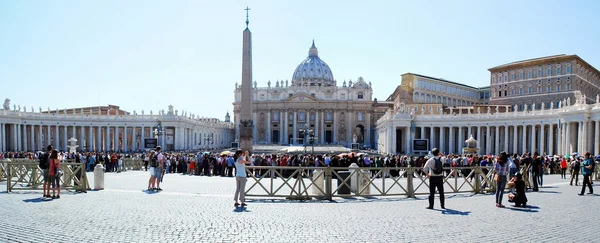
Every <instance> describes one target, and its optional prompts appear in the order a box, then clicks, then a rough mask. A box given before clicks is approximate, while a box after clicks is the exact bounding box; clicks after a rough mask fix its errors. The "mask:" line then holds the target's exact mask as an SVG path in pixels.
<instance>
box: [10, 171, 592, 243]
mask: <svg viewBox="0 0 600 243" xmlns="http://www.w3.org/2000/svg"><path fill="white" fill-rule="evenodd" d="M89 177H90V178H93V175H92V174H89ZM147 178H148V177H147V173H146V172H124V173H119V174H115V173H106V178H105V179H106V184H105V188H106V189H105V190H102V191H89V192H88V193H81V194H74V193H69V192H64V193H63V196H62V198H61V199H58V200H53V201H48V200H42V199H41V191H26V192H23V191H21V192H13V193H2V194H0V203H1V204H2V207H1V209H0V212H1V213H2V215H5V217H2V219H0V225H1V226H2V228H3V229H4V230H3V231H1V232H0V241H2V242H433V241H442V240H443V241H448V242H567V241H568V242H575V241H584V240H587V241H589V240H593V239H596V238H597V237H598V236H600V234H599V233H598V232H597V231H595V230H589V231H585V230H583V229H582V228H583V227H585V228H589V229H595V228H597V227H598V226H600V223H598V216H600V209H598V207H597V206H596V205H595V202H597V201H598V197H597V196H596V195H586V196H578V195H577V193H578V192H579V190H580V187H575V186H569V185H568V181H567V180H565V179H560V177H559V176H558V175H556V176H555V175H551V176H545V177H544V180H545V184H544V185H545V186H544V187H543V188H541V190H540V192H538V193H528V195H527V196H528V198H529V202H530V203H529V204H530V206H529V207H528V208H526V209H521V208H514V207H512V206H508V205H509V203H508V202H505V204H506V205H507V207H506V208H504V209H500V208H496V207H495V205H494V196H493V195H491V194H488V195H473V194H469V193H463V194H451V195H446V197H447V199H446V207H447V209H446V210H440V209H439V204H438V201H436V207H437V208H436V209H434V210H427V209H425V207H426V206H427V197H426V196H417V198H416V199H410V198H405V197H382V198H354V199H349V198H347V199H343V198H334V200H333V201H331V202H329V201H318V200H312V201H307V202H297V201H289V200H282V199H275V200H271V199H256V198H250V199H249V200H248V204H249V206H248V208H247V209H246V210H241V209H235V208H234V207H233V202H232V201H233V200H232V194H233V190H234V182H233V179H232V178H222V177H201V176H187V175H180V174H168V175H166V177H165V179H164V184H163V186H162V187H163V189H164V191H162V192H159V193H148V192H145V191H144V189H145V188H146V186H147ZM90 184H92V185H93V181H90ZM0 186H2V188H4V187H5V186H6V184H5V183H2V184H1V185H0ZM436 200H437V198H436ZM574 229H576V230H574ZM588 232H589V233H588Z"/></svg>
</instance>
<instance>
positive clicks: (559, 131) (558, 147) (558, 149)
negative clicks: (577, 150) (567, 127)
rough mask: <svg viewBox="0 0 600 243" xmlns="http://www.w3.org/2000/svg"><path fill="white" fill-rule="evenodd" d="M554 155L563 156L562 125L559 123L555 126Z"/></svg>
mask: <svg viewBox="0 0 600 243" xmlns="http://www.w3.org/2000/svg"><path fill="white" fill-rule="evenodd" d="M556 139H557V140H558V141H557V143H556V154H563V152H562V151H563V124H562V122H559V123H558V124H556Z"/></svg>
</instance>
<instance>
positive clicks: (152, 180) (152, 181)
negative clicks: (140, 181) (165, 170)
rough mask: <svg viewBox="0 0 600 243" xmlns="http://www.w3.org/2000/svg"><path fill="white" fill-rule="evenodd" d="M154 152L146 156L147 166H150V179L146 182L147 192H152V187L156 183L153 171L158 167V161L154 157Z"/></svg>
mask: <svg viewBox="0 0 600 243" xmlns="http://www.w3.org/2000/svg"><path fill="white" fill-rule="evenodd" d="M154 153H155V152H154V150H152V151H150V155H148V164H149V165H150V169H149V170H150V179H149V180H148V191H152V190H154V188H155V187H154V186H155V183H156V177H154V175H155V173H154V170H155V169H156V167H158V160H157V159H156V156H155V155H154Z"/></svg>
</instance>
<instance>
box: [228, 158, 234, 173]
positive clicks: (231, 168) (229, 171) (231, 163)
mask: <svg viewBox="0 0 600 243" xmlns="http://www.w3.org/2000/svg"><path fill="white" fill-rule="evenodd" d="M234 163H235V159H234V158H233V157H231V155H230V156H229V157H228V158H227V176H228V177H233V164H234Z"/></svg>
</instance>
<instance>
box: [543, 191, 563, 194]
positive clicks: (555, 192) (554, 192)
mask: <svg viewBox="0 0 600 243" xmlns="http://www.w3.org/2000/svg"><path fill="white" fill-rule="evenodd" d="M537 193H552V194H562V192H557V191H537Z"/></svg>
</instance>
